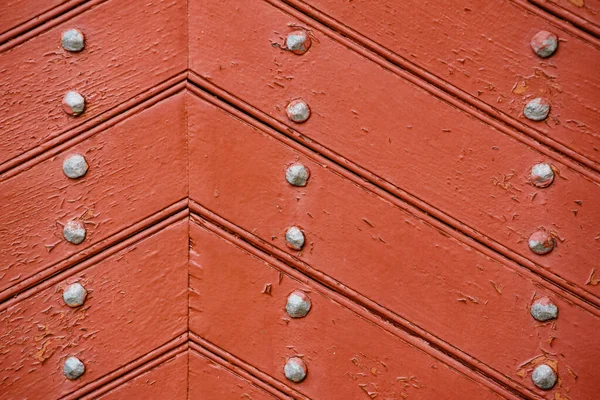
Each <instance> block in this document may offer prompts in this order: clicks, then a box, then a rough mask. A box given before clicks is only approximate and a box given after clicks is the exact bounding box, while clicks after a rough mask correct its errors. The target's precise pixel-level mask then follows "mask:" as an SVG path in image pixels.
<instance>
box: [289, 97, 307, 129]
mask: <svg viewBox="0 0 600 400" xmlns="http://www.w3.org/2000/svg"><path fill="white" fill-rule="evenodd" d="M285 111H286V114H287V117H288V119H289V120H290V121H292V122H295V123H297V124H301V123H303V122H306V121H308V119H309V118H310V107H309V106H308V104H306V102H305V101H304V100H302V99H296V100H293V101H291V102H290V104H288V106H287V107H286V109H285Z"/></svg>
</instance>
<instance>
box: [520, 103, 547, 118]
mask: <svg viewBox="0 0 600 400" xmlns="http://www.w3.org/2000/svg"><path fill="white" fill-rule="evenodd" d="M548 114H550V103H549V102H548V100H546V99H543V98H541V97H536V98H535V99H533V100H531V101H530V102H529V103H527V104H526V105H525V108H524V109H523V115H525V117H526V118H527V119H530V120H532V121H543V120H545V119H546V118H547V117H548Z"/></svg>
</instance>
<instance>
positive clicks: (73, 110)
mask: <svg viewBox="0 0 600 400" xmlns="http://www.w3.org/2000/svg"><path fill="white" fill-rule="evenodd" d="M63 110H65V112H66V113H67V114H69V115H75V116H76V115H79V114H81V113H83V112H84V111H85V99H84V98H83V96H82V95H80V94H79V93H77V92H75V91H69V92H67V94H65V97H64V98H63Z"/></svg>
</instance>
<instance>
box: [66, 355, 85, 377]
mask: <svg viewBox="0 0 600 400" xmlns="http://www.w3.org/2000/svg"><path fill="white" fill-rule="evenodd" d="M84 372H85V365H83V363H82V362H81V360H80V359H79V358H77V357H69V358H67V360H66V361H65V365H64V367H63V373H64V374H65V376H66V377H67V378H69V379H71V380H73V379H77V378H79V377H80V376H81V375H83V373H84Z"/></svg>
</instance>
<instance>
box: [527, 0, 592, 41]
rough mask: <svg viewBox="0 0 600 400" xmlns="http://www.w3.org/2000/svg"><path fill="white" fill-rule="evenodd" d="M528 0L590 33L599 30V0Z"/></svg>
mask: <svg viewBox="0 0 600 400" xmlns="http://www.w3.org/2000/svg"><path fill="white" fill-rule="evenodd" d="M529 1H530V2H531V3H534V4H536V5H538V6H539V7H541V8H543V9H545V10H547V11H548V12H551V13H553V14H556V15H557V16H558V17H559V18H564V19H566V20H567V21H569V22H571V23H572V24H574V25H576V26H579V27H580V28H581V29H584V30H588V31H590V33H592V34H595V35H598V33H599V32H600V1H598V0H529Z"/></svg>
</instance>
